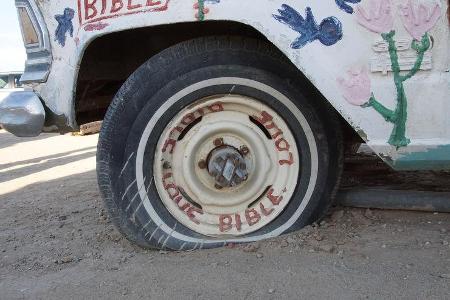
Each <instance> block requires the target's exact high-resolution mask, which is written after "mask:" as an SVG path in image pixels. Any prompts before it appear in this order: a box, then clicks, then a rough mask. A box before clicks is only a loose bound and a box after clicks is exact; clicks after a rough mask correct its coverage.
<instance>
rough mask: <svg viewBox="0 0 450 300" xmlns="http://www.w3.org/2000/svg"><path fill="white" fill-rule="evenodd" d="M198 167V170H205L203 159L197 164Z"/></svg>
mask: <svg viewBox="0 0 450 300" xmlns="http://www.w3.org/2000/svg"><path fill="white" fill-rule="evenodd" d="M198 167H199V168H200V169H206V161H205V160H204V159H202V160H201V161H199V162H198Z"/></svg>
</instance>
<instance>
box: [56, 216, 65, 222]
mask: <svg viewBox="0 0 450 300" xmlns="http://www.w3.org/2000/svg"><path fill="white" fill-rule="evenodd" d="M58 220H59V221H65V220H67V216H59V217H58Z"/></svg>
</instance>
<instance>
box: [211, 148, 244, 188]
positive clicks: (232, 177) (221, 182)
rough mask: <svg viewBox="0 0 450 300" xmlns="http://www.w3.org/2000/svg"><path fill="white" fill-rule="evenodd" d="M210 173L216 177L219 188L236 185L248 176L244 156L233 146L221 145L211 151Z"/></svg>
mask: <svg viewBox="0 0 450 300" xmlns="http://www.w3.org/2000/svg"><path fill="white" fill-rule="evenodd" d="M208 173H209V174H210V175H211V176H212V177H214V179H215V181H216V188H217V189H222V188H226V187H236V186H238V185H240V184H241V183H242V182H243V181H245V180H247V177H248V171H247V165H246V163H245V160H244V157H243V156H242V154H241V153H240V152H239V151H238V150H237V149H236V148H234V147H232V146H221V147H218V148H216V149H214V150H213V151H211V153H210V154H209V161H208Z"/></svg>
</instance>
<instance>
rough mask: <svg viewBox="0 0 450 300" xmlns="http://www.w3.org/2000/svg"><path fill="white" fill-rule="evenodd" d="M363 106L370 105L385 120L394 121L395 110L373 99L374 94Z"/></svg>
mask: <svg viewBox="0 0 450 300" xmlns="http://www.w3.org/2000/svg"><path fill="white" fill-rule="evenodd" d="M363 107H372V108H373V109H375V110H376V111H377V112H378V113H379V114H380V115H381V116H383V118H384V119H385V120H386V121H387V122H391V123H395V119H396V115H395V112H394V111H392V110H390V109H389V108H387V107H386V106H384V105H383V104H381V103H380V102H378V101H377V100H376V99H375V96H374V95H373V94H372V96H371V97H370V99H369V102H368V103H367V104H364V105H363Z"/></svg>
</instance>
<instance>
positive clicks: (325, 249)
mask: <svg viewBox="0 0 450 300" xmlns="http://www.w3.org/2000/svg"><path fill="white" fill-rule="evenodd" d="M318 248H319V249H318V250H320V251H323V252H327V253H333V252H334V249H335V248H334V246H333V245H328V244H320V245H319V246H318Z"/></svg>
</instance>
